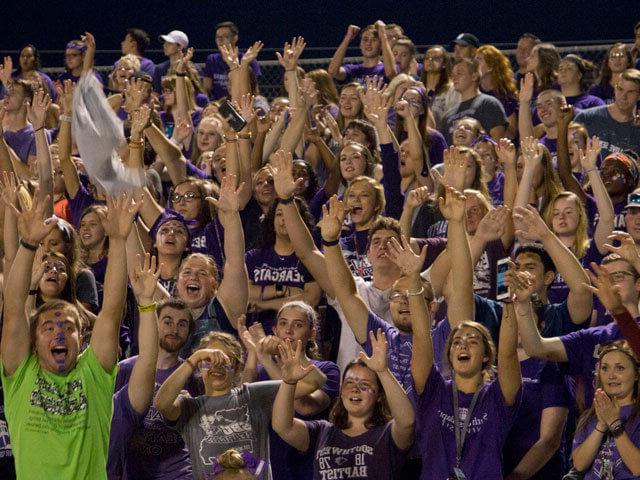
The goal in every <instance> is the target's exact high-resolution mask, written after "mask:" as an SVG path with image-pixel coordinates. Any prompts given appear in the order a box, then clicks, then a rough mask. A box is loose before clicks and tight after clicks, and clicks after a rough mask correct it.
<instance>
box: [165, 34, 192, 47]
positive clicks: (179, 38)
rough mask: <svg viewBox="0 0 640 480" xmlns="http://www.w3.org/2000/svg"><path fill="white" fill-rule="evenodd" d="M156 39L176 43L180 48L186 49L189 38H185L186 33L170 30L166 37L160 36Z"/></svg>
mask: <svg viewBox="0 0 640 480" xmlns="http://www.w3.org/2000/svg"><path fill="white" fill-rule="evenodd" d="M158 38H160V40H163V41H165V42H169V43H176V44H178V45H180V48H187V47H188V46H189V37H187V34H186V33H184V32H181V31H180V30H172V31H171V32H169V33H167V34H166V35H160V37H158Z"/></svg>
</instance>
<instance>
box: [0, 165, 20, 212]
mask: <svg viewBox="0 0 640 480" xmlns="http://www.w3.org/2000/svg"><path fill="white" fill-rule="evenodd" d="M19 190H20V184H19V183H18V180H17V178H16V175H15V174H14V173H13V172H11V173H9V172H7V171H4V172H2V179H1V181H0V195H1V196H2V201H3V202H4V204H5V205H6V206H7V207H11V206H16V205H17V204H18V191H19Z"/></svg>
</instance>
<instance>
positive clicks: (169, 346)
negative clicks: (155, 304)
mask: <svg viewBox="0 0 640 480" xmlns="http://www.w3.org/2000/svg"><path fill="white" fill-rule="evenodd" d="M188 338H189V316H188V314H187V311H186V310H178V309H175V308H173V307H165V308H163V309H162V312H161V314H160V318H158V339H159V342H160V343H159V344H160V348H161V349H163V350H165V351H167V352H171V353H176V352H179V351H180V350H181V349H182V347H183V346H184V344H185V343H187V339H188Z"/></svg>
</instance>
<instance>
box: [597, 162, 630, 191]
mask: <svg viewBox="0 0 640 480" xmlns="http://www.w3.org/2000/svg"><path fill="white" fill-rule="evenodd" d="M600 176H601V177H602V183H604V186H605V188H606V189H607V193H608V194H609V196H611V197H613V196H615V195H620V194H623V193H625V192H626V191H627V190H629V188H630V185H629V178H628V173H627V169H626V168H625V167H624V166H623V165H622V164H621V163H620V162H619V161H618V160H616V159H613V158H608V159H607V158H606V159H605V160H604V161H603V162H602V170H601V172H600Z"/></svg>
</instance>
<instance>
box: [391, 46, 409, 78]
mask: <svg viewBox="0 0 640 480" xmlns="http://www.w3.org/2000/svg"><path fill="white" fill-rule="evenodd" d="M393 58H394V59H395V61H396V63H397V64H398V65H399V67H400V71H401V72H406V71H408V70H409V66H410V65H411V60H412V59H413V57H412V56H411V51H410V50H409V47H407V46H405V45H395V46H394V47H393Z"/></svg>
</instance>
